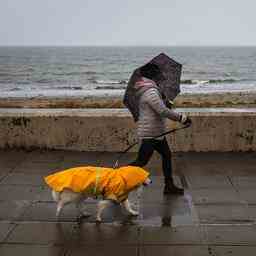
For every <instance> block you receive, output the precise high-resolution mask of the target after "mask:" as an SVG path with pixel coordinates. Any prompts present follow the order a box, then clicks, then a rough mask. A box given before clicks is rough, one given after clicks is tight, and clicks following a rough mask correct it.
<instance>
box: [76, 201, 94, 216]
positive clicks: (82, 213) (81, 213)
mask: <svg viewBox="0 0 256 256" xmlns="http://www.w3.org/2000/svg"><path fill="white" fill-rule="evenodd" d="M83 201H84V199H81V200H79V201H77V203H76V207H77V210H78V212H79V217H80V218H81V217H89V216H90V215H91V214H90V213H89V212H87V211H86V210H85V207H84V204H83Z"/></svg>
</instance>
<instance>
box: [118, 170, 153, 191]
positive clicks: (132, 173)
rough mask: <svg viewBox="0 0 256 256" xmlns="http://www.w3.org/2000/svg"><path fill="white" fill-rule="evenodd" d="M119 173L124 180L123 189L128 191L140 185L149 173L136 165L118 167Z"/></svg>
mask: <svg viewBox="0 0 256 256" xmlns="http://www.w3.org/2000/svg"><path fill="white" fill-rule="evenodd" d="M118 173H119V175H120V176H121V177H122V178H123V180H124V182H125V190H127V191H130V190H133V189H134V188H135V187H137V186H140V185H142V183H143V182H144V181H145V180H146V179H147V177H148V176H149V173H148V172H146V171H145V170H144V169H142V168H140V167H137V166H125V167H120V168H119V169H118Z"/></svg>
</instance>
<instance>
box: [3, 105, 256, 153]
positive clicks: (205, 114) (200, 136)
mask: <svg viewBox="0 0 256 256" xmlns="http://www.w3.org/2000/svg"><path fill="white" fill-rule="evenodd" d="M177 111H180V112H185V113H187V114H188V115H189V116H190V117H191V118H192V121H193V125H192V126H191V127H190V128H188V129H186V130H182V131H178V132H177V133H175V134H173V135H171V136H168V138H169V140H170V145H171V147H172V150H173V151H248V150H256V109H252V108H251V109H249V108H248V109H221V108H219V109H213V108H209V109H207V108H206V109H202V108H201V109H197V108H191V109H177ZM169 125H170V128H174V127H175V125H176V126H177V125H179V124H178V123H175V122H169ZM135 140H136V129H135V124H134V123H133V121H132V118H131V116H130V114H129V113H128V112H127V111H126V110H124V109H0V148H19V147H22V148H27V149H30V148H34V147H39V148H50V149H59V148H61V149H73V150H86V151H88V150H89V151H121V150H124V149H125V148H126V147H127V146H128V145H129V144H130V143H132V142H134V141H135ZM136 150H137V148H136V147H135V148H134V149H133V151H136Z"/></svg>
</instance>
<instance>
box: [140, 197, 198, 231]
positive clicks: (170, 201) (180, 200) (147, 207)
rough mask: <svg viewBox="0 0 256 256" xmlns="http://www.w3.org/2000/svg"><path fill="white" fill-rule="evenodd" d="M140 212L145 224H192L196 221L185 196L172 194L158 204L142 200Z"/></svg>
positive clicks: (142, 221)
mask: <svg viewBox="0 0 256 256" xmlns="http://www.w3.org/2000/svg"><path fill="white" fill-rule="evenodd" d="M139 212H140V216H139V223H140V224H142V223H143V226H168V225H169V226H177V225H192V224H193V223H195V221H196V220H194V219H193V215H192V213H191V208H190V205H189V202H188V201H187V199H186V198H185V197H176V196H172V197H171V196H170V197H169V198H167V199H166V200H165V201H163V202H162V203H158V204H157V203H145V202H141V204H140V206H139Z"/></svg>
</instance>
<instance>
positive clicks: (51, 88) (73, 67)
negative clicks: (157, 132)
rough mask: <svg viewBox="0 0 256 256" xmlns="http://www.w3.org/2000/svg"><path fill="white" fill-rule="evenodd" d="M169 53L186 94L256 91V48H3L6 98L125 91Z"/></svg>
mask: <svg viewBox="0 0 256 256" xmlns="http://www.w3.org/2000/svg"><path fill="white" fill-rule="evenodd" d="M161 52H164V53H166V54H167V55H169V56H170V57H171V58H173V59H174V60H176V61H177V62H179V63H181V64H182V65H183V68H182V77H181V93H215V92H241V91H247V92H248V91H249V92H251V91H256V47H187V46H186V47H185V46H182V47H160V46H159V47H149V46H147V47H142V46H140V47H135V46H131V47H116V46H115V47H114V46H111V47H110V46H106V47H102V46H81V47H80V46H79V47H78V46H75V47H30V46H29V47H28V46H26V47H16V46H15V47H14V46H12V47H3V46H2V47H0V96H1V95H2V96H5V97H6V96H16V95H18V96H20V95H23V96H24V95H25V96H26V95H31V93H32V94H33V95H46V96H47V95H62V94H63V95H66V96H67V95H74V92H76V95H79V94H83V95H84V94H86V92H90V95H91V94H97V93H98V92H100V91H101V90H104V91H109V92H114V91H123V90H124V89H125V88H126V86H127V81H128V80H129V77H130V76H131V74H132V72H133V70H134V69H136V68H137V67H139V66H141V65H143V64H145V63H147V62H148V61H149V60H151V59H152V58H153V57H154V56H156V55H158V54H159V53H161Z"/></svg>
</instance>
